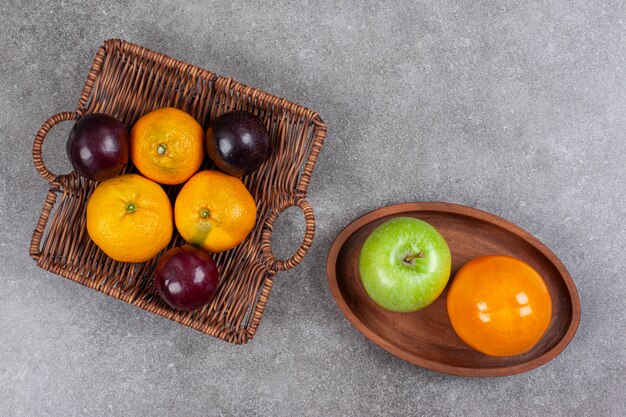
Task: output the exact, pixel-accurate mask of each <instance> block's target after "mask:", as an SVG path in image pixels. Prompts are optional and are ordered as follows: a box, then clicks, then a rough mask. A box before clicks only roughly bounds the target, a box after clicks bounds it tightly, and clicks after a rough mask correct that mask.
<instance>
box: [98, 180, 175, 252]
mask: <svg viewBox="0 0 626 417" xmlns="http://www.w3.org/2000/svg"><path fill="white" fill-rule="evenodd" d="M173 229H174V225H173V221H172V205H171V204H170V200H169V198H168V197H167V194H165V191H163V189H162V188H161V186H160V185H159V184H157V183H155V182H153V181H150V180H149V179H147V178H144V177H142V176H141V175H137V174H126V175H120V176H118V177H115V178H112V179H109V180H106V181H103V182H102V183H100V185H98V187H97V188H96V189H95V191H94V192H93V194H92V195H91V197H90V198H89V201H88V202H87V232H88V233H89V236H90V237H91V240H93V241H94V243H95V244H96V245H98V247H99V248H100V249H102V251H103V252H104V253H106V254H107V255H108V256H109V257H110V258H113V259H115V260H116V261H120V262H145V261H147V260H150V259H152V258H153V257H154V256H156V255H157V254H158V253H159V252H160V251H161V250H163V249H164V248H165V247H166V246H167V244H168V243H169V242H170V239H171V238H172V232H173Z"/></svg>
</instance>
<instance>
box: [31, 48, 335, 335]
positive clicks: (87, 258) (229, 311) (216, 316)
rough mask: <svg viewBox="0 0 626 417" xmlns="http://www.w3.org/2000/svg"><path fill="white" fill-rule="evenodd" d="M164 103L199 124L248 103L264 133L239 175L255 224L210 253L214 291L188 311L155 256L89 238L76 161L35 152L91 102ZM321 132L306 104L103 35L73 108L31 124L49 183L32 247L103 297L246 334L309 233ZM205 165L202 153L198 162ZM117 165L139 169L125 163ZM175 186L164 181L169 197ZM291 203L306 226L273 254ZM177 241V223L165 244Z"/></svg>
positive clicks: (109, 106) (111, 105) (133, 109)
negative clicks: (285, 253) (286, 249)
mask: <svg viewBox="0 0 626 417" xmlns="http://www.w3.org/2000/svg"><path fill="white" fill-rule="evenodd" d="M168 106H169V107H176V108H178V109H181V110H184V111H185V112H187V113H189V114H191V115H192V116H193V117H194V118H195V119H196V120H198V121H199V122H200V123H201V124H202V125H203V126H204V127H206V125H207V123H208V122H210V121H212V120H213V119H215V117H217V116H219V115H220V114H222V113H224V112H227V111H231V110H244V111H248V112H251V113H254V114H256V115H258V116H259V117H260V118H261V119H262V120H263V122H264V123H265V126H266V127H267V128H268V131H269V133H270V141H271V143H270V145H271V154H270V157H269V159H268V160H267V161H266V162H265V163H264V164H263V165H262V166H261V167H260V168H259V169H258V170H257V171H255V172H254V173H252V174H251V175H248V176H245V177H243V178H242V180H243V182H244V184H245V185H246V187H247V188H248V190H249V191H250V193H251V194H252V196H253V197H254V199H255V201H256V204H257V221H256V224H255V226H254V229H253V230H252V232H251V233H250V234H249V235H248V237H247V238H246V240H245V241H244V242H243V243H241V244H240V245H239V246H237V247H235V248H234V249H232V250H229V251H227V252H222V253H219V254H215V255H214V259H215V261H216V263H217V266H218V271H219V274H220V281H219V286H218V289H217V292H216V293H215V296H214V297H213V299H212V300H211V302H210V303H209V304H208V305H206V306H205V307H203V308H200V309H198V310H195V311H191V312H181V311H177V310H174V309H172V308H170V307H169V306H168V305H167V304H166V303H165V302H164V301H163V300H162V299H161V298H160V297H159V296H158V294H157V292H156V290H155V288H154V286H153V280H152V276H153V271H154V268H155V266H156V263H157V261H158V258H159V256H157V257H155V258H154V259H152V260H150V261H148V262H144V263H140V264H136V263H122V262H117V261H114V260H113V259H110V258H109V257H107V256H106V255H105V254H104V253H103V252H102V251H101V250H100V249H99V248H98V247H97V246H96V245H95V244H94V243H93V242H92V241H91V239H90V238H89V235H88V234H87V231H86V224H85V222H86V219H85V216H86V213H85V211H86V206H87V200H88V199H89V197H90V195H91V193H92V192H93V190H94V189H95V187H96V185H97V183H96V182H94V181H91V180H88V179H85V178H84V177H81V176H79V175H78V173H76V172H75V171H74V172H71V173H70V174H67V175H56V174H54V173H52V172H50V171H49V170H48V169H47V168H46V166H45V164H44V161H43V158H42V146H43V142H44V140H45V138H46V135H47V133H48V132H49V131H50V129H52V128H53V127H54V126H55V125H56V124H58V123H60V122H62V121H69V120H76V119H78V118H79V117H80V116H81V115H84V114H88V113H96V112H99V113H106V114H109V115H112V116H114V117H116V118H118V119H120V120H122V121H123V122H124V123H125V124H126V126H128V127H131V126H132V125H133V124H134V123H135V121H136V120H137V119H138V118H139V117H140V116H142V115H143V114H145V113H148V112H149V111H151V110H154V109H157V108H161V107H168ZM325 135H326V125H325V124H324V122H323V121H322V119H321V118H320V117H319V115H318V114H317V113H316V112H314V111H312V110H310V109H307V108H305V107H303V106H300V105H298V104H294V103H291V102H289V101H287V100H285V99H282V98H278V97H275V96H272V95H270V94H268V93H265V92H263V91H260V90H258V89H255V88H251V87H248V86H246V85H243V84H240V83H238V82H236V81H234V80H233V79H232V78H227V77H221V76H217V75H215V74H213V73H211V72H209V71H207V70H204V69H201V68H198V67H196V66H193V65H190V64H187V63H184V62H181V61H179V60H176V59H174V58H170V57H168V56H165V55H163V54H160V53H157V52H154V51H151V50H148V49H146V48H143V47H141V46H138V45H135V44H132V43H130V42H126V41H122V40H118V39H111V40H107V41H105V42H104V44H103V46H102V47H100V49H99V50H98V52H97V54H96V57H95V59H94V62H93V65H92V67H91V69H90V71H89V74H88V76H87V80H86V82H85V86H84V88H83V90H82V93H81V95H80V99H79V101H78V107H77V108H76V110H74V111H72V112H62V113H59V114H56V115H54V116H52V117H51V118H49V119H48V120H47V121H46V122H45V123H44V124H43V125H42V127H41V129H40V130H39V132H38V133H37V136H36V139H35V143H34V146H33V159H34V163H35V167H36V169H37V171H38V172H39V173H40V174H41V176H42V177H43V178H44V179H45V180H47V181H48V182H49V184H50V189H49V191H48V194H47V196H46V199H45V202H44V206H43V210H42V212H41V216H40V218H39V221H38V222H37V225H36V228H35V231H34V233H33V237H32V241H31V244H30V255H31V257H32V258H33V259H35V261H36V262H37V265H38V266H39V267H41V268H43V269H45V270H48V271H51V272H53V273H55V274H58V275H61V276H63V277H65V278H68V279H71V280H73V281H76V282H79V283H81V284H83V285H86V286H88V287H90V288H92V289H95V290H98V291H100V292H102V293H104V294H107V295H109V296H111V297H114V298H117V299H120V300H122V301H125V302H127V303H130V304H134V305H136V306H138V307H140V308H142V309H144V310H147V311H149V312H152V313H155V314H158V315H161V316H163V317H166V318H168V319H171V320H174V321H177V322H179V323H181V324H183V325H185V326H188V327H191V328H193V329H196V330H198V331H200V332H203V333H206V334H209V335H212V336H215V337H218V338H220V339H223V340H225V341H227V342H231V343H236V344H241V343H246V342H247V341H248V340H250V339H252V338H253V337H254V335H255V333H256V330H257V327H258V325H259V322H260V320H261V317H262V316H263V312H264V310H265V307H266V303H267V300H268V296H269V294H270V291H271V289H272V284H273V277H274V276H275V275H276V273H277V272H278V271H284V270H287V269H290V268H293V267H294V266H296V265H297V264H298V263H300V262H301V261H302V259H303V258H304V257H305V256H306V254H307V252H308V250H309V248H310V246H311V244H312V243H313V237H314V232H315V217H314V215H313V210H312V208H311V206H310V205H309V203H308V202H307V200H306V193H307V188H308V185H309V181H310V178H311V174H312V172H313V169H314V167H315V162H316V160H317V157H318V155H319V152H320V150H321V148H322V145H323V141H324V138H325ZM55 146H61V145H55ZM210 168H212V163H211V162H210V161H209V160H208V158H205V161H204V163H203V165H202V168H201V169H210ZM125 172H137V170H136V168H135V167H134V166H133V165H132V163H129V164H128V166H127V167H126V169H125ZM180 188H181V187H180V186H164V189H165V191H166V192H167V194H168V196H169V197H170V199H171V200H172V201H173V200H174V199H175V197H176V194H177V192H178V191H179V190H180ZM292 206H297V207H299V208H300V209H301V210H302V212H303V214H304V217H305V221H306V231H305V235H304V239H303V241H302V244H301V246H300V247H299V248H297V250H296V251H295V253H294V254H293V256H292V257H291V258H289V259H287V260H279V259H277V258H276V257H275V256H274V254H273V252H272V247H271V237H272V231H273V228H274V223H275V221H276V219H277V218H278V216H279V215H280V214H281V213H282V212H283V211H284V210H285V209H287V208H288V207H292ZM183 243H184V241H183V239H182V238H181V237H180V235H179V234H178V233H177V232H175V233H174V236H173V238H172V241H171V242H170V244H169V245H168V247H167V248H166V249H165V250H167V249H169V248H171V247H174V246H178V245H181V244H183ZM165 250H164V251H165Z"/></svg>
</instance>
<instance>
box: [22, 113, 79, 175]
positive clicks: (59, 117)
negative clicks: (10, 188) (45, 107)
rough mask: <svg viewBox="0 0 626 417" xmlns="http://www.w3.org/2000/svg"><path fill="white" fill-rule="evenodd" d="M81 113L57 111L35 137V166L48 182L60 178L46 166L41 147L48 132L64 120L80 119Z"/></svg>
mask: <svg viewBox="0 0 626 417" xmlns="http://www.w3.org/2000/svg"><path fill="white" fill-rule="evenodd" d="M78 116H79V114H78V113H76V112H70V111H64V112H61V113H57V114H55V115H54V116H52V117H51V118H49V119H48V120H46V121H45V122H43V125H41V128H40V129H39V132H37V137H36V138H35V143H34V144H33V162H34V163H35V168H36V169H37V172H39V175H41V176H42V177H43V179H45V180H46V181H48V182H52V181H54V180H56V179H57V178H58V175H56V174H53V173H52V172H50V171H49V170H48V168H46V165H45V164H44V163H43V157H42V156H41V149H42V148H43V141H44V140H45V139H46V136H47V135H48V132H50V129H52V128H53V127H54V126H55V125H57V124H58V123H61V122H64V121H66V120H76V119H78Z"/></svg>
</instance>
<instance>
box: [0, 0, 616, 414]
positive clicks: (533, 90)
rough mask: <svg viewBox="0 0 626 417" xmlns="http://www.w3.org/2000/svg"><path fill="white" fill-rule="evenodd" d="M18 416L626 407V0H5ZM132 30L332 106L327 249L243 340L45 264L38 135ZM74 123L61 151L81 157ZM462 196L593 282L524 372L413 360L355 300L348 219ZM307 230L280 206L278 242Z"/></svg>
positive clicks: (55, 162)
mask: <svg viewBox="0 0 626 417" xmlns="http://www.w3.org/2000/svg"><path fill="white" fill-rule="evenodd" d="M0 16H1V18H0V19H1V22H2V23H1V24H0V103H1V105H0V141H1V146H0V155H1V160H2V163H1V164H0V170H1V176H0V415H3V416H48V415H49V416H83V415H84V416H100V415H115V416H207V415H211V416H212V415H246V416H252V415H259V416H261V415H267V416H270V415H272V416H273V415H276V416H295V415H302V416H309V415H311V416H314V415H320V416H331V415H338V416H350V415H355V416H356V415H398V416H400V415H459V416H470V415H476V416H478V415H494V416H505V415H516V416H517V415H519V416H529V415H550V416H559V415H594V416H620V415H626V385H625V384H624V377H625V376H626V346H625V345H626V336H625V334H626V314H625V313H624V311H625V309H624V305H623V303H624V293H625V290H626V284H625V282H624V271H626V257H625V256H624V253H623V252H624V248H625V247H626V228H625V224H626V209H625V203H626V191H625V187H624V185H625V183H626V138H625V131H626V118H625V110H626V108H625V107H626V106H625V105H626V67H625V64H626V62H625V57H626V48H625V45H626V30H625V28H624V21H625V20H626V13H625V7H624V2H623V1H618V0H616V1H598V0H590V1H578V0H576V1H569V0H558V1H553V2H536V1H533V2H529V1H500V2H483V1H417V2H409V1H407V2H403V3H400V2H399V3H397V4H391V3H388V4H385V5H383V4H381V2H376V1H354V2H328V3H326V4H324V3H315V2H301V1H293V2H257V1H247V2H244V3H240V2H228V1H225V2H207V1H185V2H182V1H181V2H178V1H174V0H168V1H163V0H159V1H150V0H137V1H126V0H117V1H111V2H108V1H100V2H94V3H92V4H87V3H80V2H75V1H69V0H68V1H56V0H42V1H39V2H36V1H19V0H8V1H3V2H0ZM113 37H119V38H124V39H127V40H130V41H133V42H136V43H139V44H142V45H144V46H146V47H149V48H151V49H155V50H157V51H161V52H163V53H166V54H169V55H172V56H175V57H177V58H180V59H183V60H185V61H188V62H191V63H194V64H197V65H199V66H201V67H205V68H207V69H210V70H213V71H215V72H217V73H219V74H223V75H232V76H233V77H235V78H236V79H238V80H240V81H242V82H245V83H247V84H250V85H253V86H256V87H259V88H262V89H264V90H267V91H269V92H272V93H274V94H276V95H279V96H284V97H287V98H289V99H292V100H294V101H297V102H299V103H302V104H304V105H306V106H308V107H311V108H314V109H316V110H318V111H319V112H320V113H321V115H322V116H323V117H324V119H325V120H326V121H327V122H328V124H329V125H330V131H329V135H328V139H327V141H326V145H325V148H324V150H323V152H322V154H321V157H320V159H319V163H318V165H317V168H316V172H315V174H314V176H313V179H312V183H311V187H310V201H311V203H312V205H313V207H314V208H315V212H316V216H317V220H318V225H319V227H318V230H317V236H316V242H315V245H314V247H313V248H312V250H311V252H310V255H309V256H308V257H307V258H306V260H305V261H304V262H303V263H302V264H301V265H300V266H299V267H297V268H296V269H293V270H292V271H290V272H287V273H283V274H281V275H280V276H279V277H278V278H277V281H276V285H275V286H274V290H273V293H272V294H271V297H270V300H269V305H268V308H267V314H266V315H265V318H264V319H263V321H262V322H261V326H260V328H259V332H258V334H257V336H256V338H255V339H254V340H253V341H252V342H251V343H249V344H248V345H245V346H231V345H228V344H226V343H224V342H221V341H219V340H216V339H213V338H210V337H207V336H204V335H202V334H200V333H197V332H195V331H192V330H189V329H188V328H186V327H183V326H180V325H178V324H176V323H173V322H170V321H168V320H165V319H162V318H160V317H157V316H154V315H151V314H148V313H146V312H144V311H142V310H140V309H137V308H135V307H132V306H129V305H126V304H125V303H122V302H120V301H117V300H114V299H111V298H108V297H106V296H104V295H102V294H100V293H97V292H95V291H92V290H90V289H88V288H85V287H82V286H80V285H77V284H75V283H72V282H70V281H68V280H65V279H63V278H60V277H57V276H55V275H53V274H50V273H48V272H45V271H43V270H40V269H38V268H37V267H36V266H35V263H34V262H33V261H32V260H31V259H30V258H29V256H28V244H29V241H30V237H31V233H32V230H33V228H34V226H35V223H36V220H37V218H38V214H39V212H40V210H41V206H42V203H43V199H44V196H45V193H46V190H47V184H46V183H45V182H44V181H43V180H42V179H41V178H39V177H38V175H37V173H36V171H35V169H34V167H33V164H32V161H31V146H32V141H33V139H34V136H35V133H36V132H37V129H38V128H39V126H40V125H41V123H42V122H43V121H44V120H45V119H46V118H47V117H48V116H50V115H52V114H54V113H56V112H59V111H62V110H71V109H73V107H74V106H75V103H76V100H77V98H78V95H79V93H80V90H81V88H82V85H83V82H84V79H85V77H86V74H87V71H88V69H89V66H90V65H91V60H92V58H93V55H94V54H95V52H96V50H97V48H98V47H99V45H100V44H101V43H102V41H103V40H104V39H107V38H113ZM68 129H69V126H68V125H64V126H60V127H58V128H56V129H55V131H54V132H53V133H52V134H51V135H50V137H49V142H50V143H48V144H47V145H46V146H45V149H44V156H45V159H46V163H47V164H48V165H49V166H50V168H51V169H52V170H53V171H56V172H59V173H62V172H67V171H69V167H70V166H69V164H68V162H67V161H66V158H65V154H64V141H65V137H66V135H67V132H68ZM431 200H432V201H450V202H456V203H461V204H466V205H469V206H472V207H476V208H479V209H482V210H486V211H489V212H492V213H494V214H497V215H500V216H502V217H504V218H506V219H509V220H511V221H513V222H515V223H517V224H519V225H520V226H522V227H523V228H525V229H526V230H528V231H530V232H531V233H533V234H535V235H536V236H537V237H538V238H539V239H540V240H542V241H543V242H544V243H545V244H546V245H547V246H549V247H550V248H551V249H553V250H554V252H555V253H556V254H557V255H558V256H559V257H560V258H561V259H562V260H563V262H564V263H565V265H566V266H567V267H568V269H569V271H570V272H571V274H572V276H573V278H574V281H575V282H576V285H577V286H578V289H579V291H580V297H581V303H582V311H583V316H582V321H581V324H580V329H579V331H578V334H577V335H576V337H575V338H574V340H573V341H572V343H571V344H570V345H569V347H568V348H567V349H566V350H565V351H564V352H563V354H562V355H560V356H559V357H558V358H556V359H555V360H554V361H552V362H550V363H549V364H547V365H545V366H543V367H542V368H539V369H536V370H534V371H531V372H529V373H527V374H523V375H519V376H514V377H507V378H497V379H483V380H477V379H461V378H455V377H450V376H446V375H441V374H437V373H434V372H431V371H427V370H423V369H420V368H417V367H414V366H412V365H410V364H407V363H405V362H403V361H401V360H399V359H397V358H395V357H393V356H391V355H389V354H388V353H386V352H385V351H383V350H382V349H380V348H378V347H377V346H375V345H373V344H372V343H370V342H369V341H368V340H367V339H366V338H365V337H364V336H362V335H361V334H360V333H359V332H357V331H356V330H355V329H354V328H353V327H352V326H351V325H350V324H349V322H348V321H347V320H346V319H345V318H344V317H343V316H342V314H341V312H340V311H339V309H338V307H337V306H336V305H335V303H334V301H333V299H332V297H331V295H330V292H329V289H328V286H327V282H326V277H325V271H324V268H325V259H326V254H327V251H328V249H329V246H330V244H331V242H332V240H333V239H334V237H335V236H336V235H337V233H338V232H339V231H340V230H341V229H342V228H343V227H344V226H345V225H346V224H347V223H349V222H350V221H351V220H352V219H354V218H355V217H357V216H359V215H361V214H363V213H365V212H367V211H369V210H372V209H375V208H378V207H380V206H383V205H387V204H392V203H399V202H407V201H431ZM302 233H303V220H302V218H301V215H300V214H299V213H298V212H297V211H295V212H293V211H290V212H288V213H287V214H286V215H284V216H283V217H281V219H280V224H279V229H278V231H277V235H276V238H275V244H276V246H277V252H278V253H279V254H281V255H283V256H286V255H288V254H289V253H290V251H291V250H292V249H293V248H295V247H296V246H297V245H298V243H299V241H300V239H301V236H302Z"/></svg>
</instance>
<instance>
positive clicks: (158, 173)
mask: <svg viewBox="0 0 626 417" xmlns="http://www.w3.org/2000/svg"><path fill="white" fill-rule="evenodd" d="M130 157H131V159H132V161H133V163H134V164H135V166H136V167H137V169H138V170H139V172H141V173H142V174H143V175H144V176H146V177H148V178H150V179H151V180H153V181H156V182H158V183H160V184H170V185H171V184H181V183H183V182H185V181H187V180H188V179H189V178H191V176H192V175H193V174H194V173H195V172H196V171H198V169H199V168H200V164H201V163H202V159H203V158H204V131H203V130H202V126H200V123H198V122H197V121H196V119H194V118H193V117H191V116H190V115H189V114H187V113H185V112H184V111H182V110H178V109H175V108H172V107H165V108H162V109H158V110H153V111H151V112H150V113H147V114H145V115H144V116H142V117H140V118H139V120H137V122H136V123H135V125H134V126H133V128H132V130H131V132H130Z"/></svg>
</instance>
